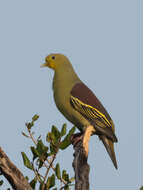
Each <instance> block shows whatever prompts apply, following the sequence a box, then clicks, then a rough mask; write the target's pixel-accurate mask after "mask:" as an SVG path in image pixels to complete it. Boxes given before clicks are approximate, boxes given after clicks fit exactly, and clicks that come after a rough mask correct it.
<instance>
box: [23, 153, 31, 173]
mask: <svg viewBox="0 0 143 190" xmlns="http://www.w3.org/2000/svg"><path fill="white" fill-rule="evenodd" d="M21 154H22V158H23V162H24V165H25V166H26V167H27V168H29V169H30V170H32V169H33V167H32V164H31V162H30V160H29V159H28V157H27V156H26V154H25V153H24V152H21Z"/></svg>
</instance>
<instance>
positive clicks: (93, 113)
mask: <svg viewBox="0 0 143 190" xmlns="http://www.w3.org/2000/svg"><path fill="white" fill-rule="evenodd" d="M71 102H72V104H73V105H74V107H75V109H76V110H77V111H79V112H80V113H81V114H84V115H86V117H88V118H90V119H91V120H96V119H100V120H101V121H102V122H103V123H105V125H106V126H108V127H112V125H111V123H110V122H109V120H108V119H107V118H106V116H105V115H104V114H103V113H101V112H100V111H99V110H97V109H96V108H94V107H92V106H90V105H87V104H85V103H83V102H82V101H80V100H79V99H78V98H75V97H74V96H71Z"/></svg>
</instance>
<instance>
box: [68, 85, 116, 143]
mask: <svg viewBox="0 0 143 190" xmlns="http://www.w3.org/2000/svg"><path fill="white" fill-rule="evenodd" d="M70 102H71V104H72V106H73V107H74V109H76V110H77V111H78V112H80V113H81V114H82V115H83V116H84V117H86V118H87V119H88V120H89V121H90V122H91V124H92V125H94V127H95V128H96V130H97V132H98V133H99V134H104V135H106V136H108V137H109V138H111V139H112V140H113V141H114V142H117V138H116V136H115V134H114V124H113V122H112V119H111V117H110V116H109V114H108V113H107V111H106V109H105V108H104V107H103V105H102V104H101V103H100V101H99V100H98V99H97V97H96V96H95V95H94V94H93V92H92V91H91V90H90V89H89V88H88V87H87V86H86V85H85V84H83V83H77V84H76V85H75V86H74V87H73V88H72V90H71V96H70Z"/></svg>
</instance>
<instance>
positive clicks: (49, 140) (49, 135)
mask: <svg viewBox="0 0 143 190" xmlns="http://www.w3.org/2000/svg"><path fill="white" fill-rule="evenodd" d="M46 141H47V142H49V143H50V142H51V141H52V138H51V133H50V132H49V133H48V134H47V136H46Z"/></svg>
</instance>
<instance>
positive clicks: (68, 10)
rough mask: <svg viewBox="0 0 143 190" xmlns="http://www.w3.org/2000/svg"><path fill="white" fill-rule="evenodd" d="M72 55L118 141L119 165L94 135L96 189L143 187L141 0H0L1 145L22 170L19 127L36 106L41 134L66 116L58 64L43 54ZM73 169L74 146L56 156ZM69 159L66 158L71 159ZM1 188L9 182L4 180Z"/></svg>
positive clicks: (23, 144)
mask: <svg viewBox="0 0 143 190" xmlns="http://www.w3.org/2000/svg"><path fill="white" fill-rule="evenodd" d="M53 52H56V53H57V52H59V53H63V54H65V55H67V56H68V57H69V59H70V60H71V62H72V64H73V67H74V69H75V70H76V72H77V73H78V74H79V77H80V78H81V80H82V81H83V82H84V83H85V84H86V85H88V86H89V88H91V89H92V91H93V92H94V93H95V94H96V95H97V97H98V98H99V99H100V100H101V102H102V103H103V105H104V106H105V107H106V109H107V110H108V112H109V113H110V115H111V117H112V118H113V121H114V123H115V127H116V135H117V137H118V140H119V142H118V143H117V144H115V151H116V156H117V161H118V167H119V169H118V170H115V168H114V167H113V164H112V162H111V161H110V158H109V156H108V155H107V153H106V150H105V148H104V146H103V145H102V143H101V142H100V141H99V140H98V138H97V137H96V136H93V137H92V138H91V141H90V152H89V159H88V162H89V164H90V167H91V171H90V189H91V190H92V189H99V190H101V189H102V190H104V189H110V190H113V189H117V190H119V189H128V190H135V189H139V188H140V186H141V185H143V178H142V176H143V148H142V147H143V138H142V134H143V126H142V125H143V124H142V118H143V115H142V114H143V112H142V108H143V101H142V97H143V1H142V0H134V1H133V0H120V1H117V0H108V1H107V0H100V1H96V0H89V1H86V0H78V1H77V0H60V1H58V0H41V1H38V0H36V1H35V0H24V1H22V0H12V1H10V0H9V1H8V0H1V1H0V88H1V90H0V116H1V117H0V122H1V126H0V128H1V132H0V146H1V147H2V148H3V149H4V151H5V152H6V153H7V155H8V156H9V157H10V159H11V160H12V161H13V162H14V163H15V164H16V166H17V167H18V168H19V169H20V170H21V171H23V173H24V175H31V176H32V174H31V173H30V171H29V170H28V169H26V168H25V167H24V166H23V161H22V157H21V151H24V152H26V153H27V154H29V150H28V147H29V146H31V145H32V143H31V142H30V141H29V140H27V139H26V138H24V137H23V136H22V135H21V132H22V131H23V130H24V129H25V122H26V121H29V120H31V118H32V116H33V115H34V114H35V113H37V114H39V115H40V118H39V120H38V122H37V128H36V129H35V130H36V134H37V135H39V134H41V135H42V137H43V138H45V134H46V133H47V132H48V131H49V130H50V129H51V126H52V125H53V124H54V125H56V126H57V127H58V128H61V126H62V124H63V123H67V125H68V128H69V129H70V128H71V127H72V124H71V123H69V122H68V121H67V120H66V119H65V118H64V117H63V116H62V115H61V114H60V113H59V111H58V110H57V108H56V106H55V104H54V100H53V93H52V78H53V71H52V70H50V69H48V68H45V69H44V68H43V69H41V68H40V65H41V64H42V63H44V59H45V56H47V55H48V54H49V53H53ZM58 160H59V161H60V163H61V164H62V166H63V167H64V168H66V169H67V170H68V171H69V172H70V173H71V176H72V175H73V174H74V173H73V169H72V160H73V150H72V147H70V148H68V149H67V150H65V151H64V152H61V154H60V155H59V157H58ZM65 160H66V162H65ZM3 189H5V188H4V187H3Z"/></svg>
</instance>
